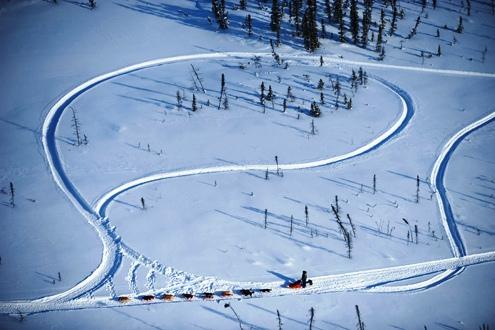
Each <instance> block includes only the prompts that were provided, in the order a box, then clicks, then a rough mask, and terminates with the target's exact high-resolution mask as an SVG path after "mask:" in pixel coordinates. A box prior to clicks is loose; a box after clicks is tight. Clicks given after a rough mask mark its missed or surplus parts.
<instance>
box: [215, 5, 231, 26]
mask: <svg viewBox="0 0 495 330" xmlns="http://www.w3.org/2000/svg"><path fill="white" fill-rule="evenodd" d="M211 11H212V13H213V16H215V19H216V21H217V23H218V27H219V28H220V29H222V30H226V29H228V27H229V19H228V13H227V11H226V10H225V0H211Z"/></svg>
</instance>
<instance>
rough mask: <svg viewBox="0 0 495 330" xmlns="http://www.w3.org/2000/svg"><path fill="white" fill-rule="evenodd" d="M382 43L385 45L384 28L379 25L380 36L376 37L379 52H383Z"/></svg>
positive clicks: (376, 48)
mask: <svg viewBox="0 0 495 330" xmlns="http://www.w3.org/2000/svg"><path fill="white" fill-rule="evenodd" d="M382 45H383V28H382V26H381V25H380V26H379V27H378V37H377V38H376V47H375V50H376V51H377V52H381V51H382Z"/></svg>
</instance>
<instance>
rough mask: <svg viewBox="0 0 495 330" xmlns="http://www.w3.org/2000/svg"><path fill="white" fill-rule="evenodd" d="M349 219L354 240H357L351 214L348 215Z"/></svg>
mask: <svg viewBox="0 0 495 330" xmlns="http://www.w3.org/2000/svg"><path fill="white" fill-rule="evenodd" d="M347 219H349V224H350V225H351V229H352V236H354V238H356V227H354V224H353V223H352V219H351V216H350V215H349V213H347Z"/></svg>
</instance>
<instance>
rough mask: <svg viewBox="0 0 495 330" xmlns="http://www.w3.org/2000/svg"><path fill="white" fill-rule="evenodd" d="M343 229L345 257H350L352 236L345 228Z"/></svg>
mask: <svg viewBox="0 0 495 330" xmlns="http://www.w3.org/2000/svg"><path fill="white" fill-rule="evenodd" d="M342 227H343V226H342ZM343 230H344V238H345V243H346V246H347V258H349V259H351V251H352V238H351V234H349V232H348V231H347V230H345V228H344V229H343Z"/></svg>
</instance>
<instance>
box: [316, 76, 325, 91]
mask: <svg viewBox="0 0 495 330" xmlns="http://www.w3.org/2000/svg"><path fill="white" fill-rule="evenodd" d="M323 87H325V83H324V82H323V79H321V78H320V80H319V81H318V86H316V88H318V89H319V90H322V89H323Z"/></svg>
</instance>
